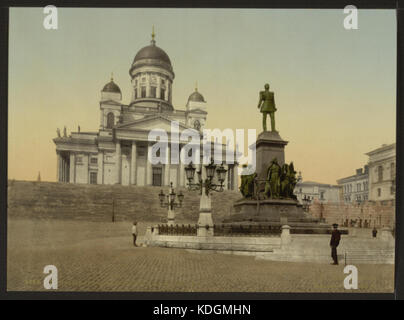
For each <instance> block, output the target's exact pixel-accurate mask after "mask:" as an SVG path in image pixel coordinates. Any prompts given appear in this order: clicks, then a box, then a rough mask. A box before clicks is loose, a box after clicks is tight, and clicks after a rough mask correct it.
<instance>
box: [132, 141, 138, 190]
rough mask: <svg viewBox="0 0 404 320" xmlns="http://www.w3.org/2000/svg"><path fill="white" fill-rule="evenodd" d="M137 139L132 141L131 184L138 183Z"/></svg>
mask: <svg viewBox="0 0 404 320" xmlns="http://www.w3.org/2000/svg"><path fill="white" fill-rule="evenodd" d="M136 155H137V153H136V141H132V155H131V158H130V159H131V160H130V184H136Z"/></svg>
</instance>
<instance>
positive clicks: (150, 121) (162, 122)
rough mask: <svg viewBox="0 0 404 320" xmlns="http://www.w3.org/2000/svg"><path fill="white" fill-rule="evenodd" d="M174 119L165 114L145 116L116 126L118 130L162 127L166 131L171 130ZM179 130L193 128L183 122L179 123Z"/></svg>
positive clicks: (146, 129)
mask: <svg viewBox="0 0 404 320" xmlns="http://www.w3.org/2000/svg"><path fill="white" fill-rule="evenodd" d="M172 122H173V121H172V120H171V119H169V118H167V117H164V116H163V115H156V116H151V117H145V118H143V119H138V120H135V121H131V122H128V123H123V124H120V125H118V126H116V130H117V131H121V130H122V131H126V130H134V131H136V130H139V131H150V130H153V129H162V130H165V131H166V132H171V128H172ZM178 129H179V131H180V132H181V131H183V130H186V129H192V128H190V127H188V126H186V125H184V124H182V123H181V122H179V124H178Z"/></svg>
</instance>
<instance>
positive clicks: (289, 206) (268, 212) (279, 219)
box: [223, 199, 331, 233]
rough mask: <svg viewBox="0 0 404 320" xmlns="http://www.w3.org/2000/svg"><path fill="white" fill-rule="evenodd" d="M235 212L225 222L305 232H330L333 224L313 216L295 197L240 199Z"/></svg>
mask: <svg viewBox="0 0 404 320" xmlns="http://www.w3.org/2000/svg"><path fill="white" fill-rule="evenodd" d="M233 208H234V212H235V213H234V214H233V215H232V216H231V217H230V218H228V219H225V220H223V223H224V224H235V225H239V224H249V225H263V226H265V225H270V226H274V227H275V226H283V225H288V226H290V227H291V229H292V232H295V231H296V230H297V229H299V230H303V229H304V230H305V232H304V233H328V230H331V226H330V225H328V224H325V223H322V222H321V221H320V219H316V218H313V217H311V216H310V215H309V214H308V213H306V212H305V211H304V210H303V207H302V205H301V204H299V203H298V202H297V201H296V200H293V199H265V200H259V201H257V200H250V199H240V200H238V201H236V202H235V203H234V205H233Z"/></svg>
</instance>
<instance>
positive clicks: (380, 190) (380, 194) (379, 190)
mask: <svg viewBox="0 0 404 320" xmlns="http://www.w3.org/2000/svg"><path fill="white" fill-rule="evenodd" d="M377 196H378V197H381V196H382V189H380V188H377Z"/></svg>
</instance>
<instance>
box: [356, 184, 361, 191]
mask: <svg viewBox="0 0 404 320" xmlns="http://www.w3.org/2000/svg"><path fill="white" fill-rule="evenodd" d="M356 191H357V192H359V191H361V184H360V183H358V184H356Z"/></svg>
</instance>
